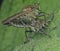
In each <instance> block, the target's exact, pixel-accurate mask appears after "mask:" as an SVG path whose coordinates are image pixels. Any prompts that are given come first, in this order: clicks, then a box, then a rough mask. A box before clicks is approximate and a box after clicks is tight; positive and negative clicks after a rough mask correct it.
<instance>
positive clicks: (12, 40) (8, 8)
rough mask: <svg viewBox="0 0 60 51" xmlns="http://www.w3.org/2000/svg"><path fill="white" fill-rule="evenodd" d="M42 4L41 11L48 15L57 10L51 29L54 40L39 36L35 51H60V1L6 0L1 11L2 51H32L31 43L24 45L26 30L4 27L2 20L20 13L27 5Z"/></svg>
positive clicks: (0, 36)
mask: <svg viewBox="0 0 60 51" xmlns="http://www.w3.org/2000/svg"><path fill="white" fill-rule="evenodd" d="M37 2H40V6H41V9H42V10H43V11H45V12H47V13H50V12H51V11H53V10H55V11H56V13H55V18H54V20H53V22H52V23H51V26H50V28H52V27H54V26H57V28H56V29H55V30H53V31H51V32H50V33H48V34H50V35H51V36H52V38H49V37H48V36H42V35H40V34H37V35H36V36H35V37H34V38H33V39H32V41H31V42H32V43H33V44H34V51H60V0H37V1H36V0H23V1H22V0H13V1H12V0H4V2H3V6H2V8H1V10H0V51H31V49H32V47H31V42H29V43H27V44H25V45H24V44H23V42H24V38H25V35H24V29H22V28H16V27H13V26H11V27H9V26H4V25H2V23H1V22H2V20H4V19H6V18H7V17H9V16H11V15H13V14H15V13H18V12H20V11H21V10H22V8H23V7H24V6H26V5H29V4H33V3H37Z"/></svg>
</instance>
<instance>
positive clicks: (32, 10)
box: [3, 4, 53, 43]
mask: <svg viewBox="0 0 60 51" xmlns="http://www.w3.org/2000/svg"><path fill="white" fill-rule="evenodd" d="M46 15H48V14H46V13H45V12H42V11H41V10H39V4H35V5H33V6H32V5H29V6H27V7H25V8H23V10H22V11H21V12H19V13H17V14H15V15H13V16H11V17H9V18H7V19H6V20H4V21H3V24H4V25H9V26H15V27H20V28H25V36H26V40H25V42H24V43H27V42H28V41H29V39H28V36H27V32H30V33H31V35H33V34H34V33H35V32H40V33H43V34H45V32H44V30H45V29H46V28H47V26H48V22H50V21H51V20H52V19H50V21H49V20H46V17H45V16H46ZM41 16H44V19H39V18H38V17H41ZM52 18H53V16H52ZM27 28H28V29H29V30H28V29H27ZM31 35H30V38H31V37H32V36H31Z"/></svg>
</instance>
